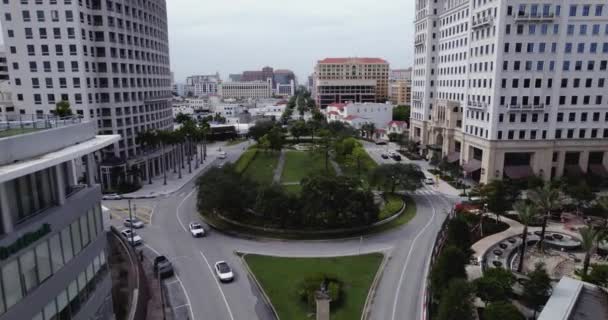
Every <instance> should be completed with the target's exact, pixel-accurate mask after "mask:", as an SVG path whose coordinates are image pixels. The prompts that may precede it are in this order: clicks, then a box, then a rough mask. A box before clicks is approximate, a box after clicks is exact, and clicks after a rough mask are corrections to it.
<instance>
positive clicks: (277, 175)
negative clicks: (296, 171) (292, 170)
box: [272, 149, 285, 183]
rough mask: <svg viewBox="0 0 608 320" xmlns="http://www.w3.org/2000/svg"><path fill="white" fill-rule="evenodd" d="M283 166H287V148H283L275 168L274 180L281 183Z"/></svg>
mask: <svg viewBox="0 0 608 320" xmlns="http://www.w3.org/2000/svg"><path fill="white" fill-rule="evenodd" d="M283 168H285V149H281V155H280V156H279V163H278V164H277V167H276V168H274V175H273V176H272V181H273V182H275V183H281V174H283Z"/></svg>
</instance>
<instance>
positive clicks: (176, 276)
mask: <svg viewBox="0 0 608 320" xmlns="http://www.w3.org/2000/svg"><path fill="white" fill-rule="evenodd" d="M175 278H176V279H177V281H179V285H180V286H181V287H182V290H184V295H185V296H186V301H188V303H187V305H188V306H192V303H190V295H188V291H186V287H184V283H183V282H182V279H180V277H179V276H178V275H177V274H176V275H175ZM188 310H190V317H191V318H192V319H196V318H195V317H194V310H192V307H189V308H188Z"/></svg>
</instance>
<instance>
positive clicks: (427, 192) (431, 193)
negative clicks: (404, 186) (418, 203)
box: [409, 189, 442, 196]
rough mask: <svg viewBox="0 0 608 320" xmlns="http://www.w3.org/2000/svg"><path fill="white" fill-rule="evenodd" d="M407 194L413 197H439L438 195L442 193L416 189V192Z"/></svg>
mask: <svg viewBox="0 0 608 320" xmlns="http://www.w3.org/2000/svg"><path fill="white" fill-rule="evenodd" d="M409 194H415V195H419V196H433V195H439V194H442V193H441V192H439V191H438V190H432V189H418V190H416V191H413V192H411V191H410V192H409Z"/></svg>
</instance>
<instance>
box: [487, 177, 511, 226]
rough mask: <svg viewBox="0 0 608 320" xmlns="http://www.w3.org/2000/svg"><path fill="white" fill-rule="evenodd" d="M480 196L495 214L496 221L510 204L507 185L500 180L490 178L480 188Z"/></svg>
mask: <svg viewBox="0 0 608 320" xmlns="http://www.w3.org/2000/svg"><path fill="white" fill-rule="evenodd" d="M480 191H481V197H482V199H483V202H484V203H485V204H486V205H487V207H488V210H489V211H491V212H493V213H494V214H496V221H498V220H499V219H500V215H503V214H505V213H506V212H507V210H509V209H510V208H511V206H512V203H510V202H509V199H508V193H507V192H508V191H507V186H506V185H505V183H504V182H503V181H502V180H492V181H491V182H490V183H488V184H486V185H484V186H483V187H482V188H481V190H480Z"/></svg>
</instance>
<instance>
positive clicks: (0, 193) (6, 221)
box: [0, 182, 13, 234]
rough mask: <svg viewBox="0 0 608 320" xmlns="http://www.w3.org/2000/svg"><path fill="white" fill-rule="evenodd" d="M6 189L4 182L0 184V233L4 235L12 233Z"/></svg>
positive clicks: (11, 217)
mask: <svg viewBox="0 0 608 320" xmlns="http://www.w3.org/2000/svg"><path fill="white" fill-rule="evenodd" d="M7 187H8V186H7V183H6V182H2V183H0V206H1V207H0V209H1V210H0V211H2V217H1V218H2V231H3V232H4V234H7V233H9V232H12V231H13V216H11V208H10V206H9V200H8V190H7Z"/></svg>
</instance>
